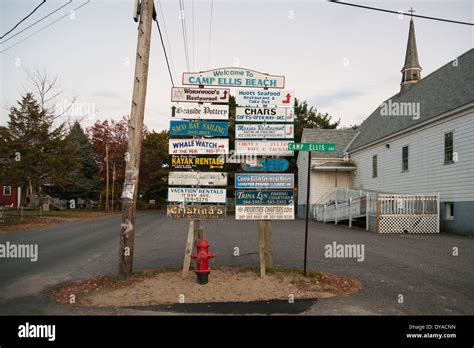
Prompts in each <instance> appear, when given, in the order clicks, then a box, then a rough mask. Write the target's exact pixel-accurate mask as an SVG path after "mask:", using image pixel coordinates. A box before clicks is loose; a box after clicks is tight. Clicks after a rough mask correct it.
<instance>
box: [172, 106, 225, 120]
mask: <svg viewBox="0 0 474 348" xmlns="http://www.w3.org/2000/svg"><path fill="white" fill-rule="evenodd" d="M171 118H179V119H188V120H196V119H202V120H227V119H228V118H229V105H202V104H185V105H173V106H172V107H171Z"/></svg>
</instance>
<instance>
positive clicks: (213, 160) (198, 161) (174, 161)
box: [171, 156, 225, 170]
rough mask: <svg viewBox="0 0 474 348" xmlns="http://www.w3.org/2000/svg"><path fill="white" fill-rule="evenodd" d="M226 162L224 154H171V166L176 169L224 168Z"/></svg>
mask: <svg viewBox="0 0 474 348" xmlns="http://www.w3.org/2000/svg"><path fill="white" fill-rule="evenodd" d="M224 164H225V157H224V156H223V157H219V156H171V166H172V167H173V168H176V169H199V170H201V169H222V168H223V167H224Z"/></svg>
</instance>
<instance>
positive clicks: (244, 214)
mask: <svg viewBox="0 0 474 348" xmlns="http://www.w3.org/2000/svg"><path fill="white" fill-rule="evenodd" d="M235 219H236V220H294V219H295V206H294V205H293V204H292V205H240V206H236V207H235Z"/></svg>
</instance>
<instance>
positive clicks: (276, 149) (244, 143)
mask: <svg viewBox="0 0 474 348" xmlns="http://www.w3.org/2000/svg"><path fill="white" fill-rule="evenodd" d="M290 142H291V141H289V140H268V141H264V140H260V141H258V140H254V141H250V140H236V141H235V152H236V154H237V155H260V156H293V151H290V150H288V144H289V143H290Z"/></svg>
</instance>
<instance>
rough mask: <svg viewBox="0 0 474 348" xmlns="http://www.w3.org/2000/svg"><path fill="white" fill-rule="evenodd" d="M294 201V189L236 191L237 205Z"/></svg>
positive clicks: (274, 203)
mask: <svg viewBox="0 0 474 348" xmlns="http://www.w3.org/2000/svg"><path fill="white" fill-rule="evenodd" d="M293 202H294V198H293V191H287V190H278V191H253V190H242V191H235V204H236V205H291V204H293Z"/></svg>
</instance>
